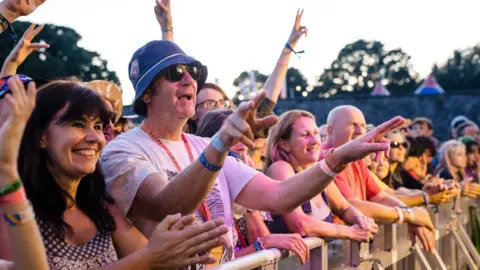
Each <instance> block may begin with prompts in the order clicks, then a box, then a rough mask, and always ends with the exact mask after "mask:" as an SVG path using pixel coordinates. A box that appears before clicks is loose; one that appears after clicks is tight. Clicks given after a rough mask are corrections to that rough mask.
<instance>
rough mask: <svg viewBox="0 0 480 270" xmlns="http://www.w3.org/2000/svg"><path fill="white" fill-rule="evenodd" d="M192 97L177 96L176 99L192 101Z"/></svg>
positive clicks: (189, 95) (187, 95)
mask: <svg viewBox="0 0 480 270" xmlns="http://www.w3.org/2000/svg"><path fill="white" fill-rule="evenodd" d="M192 97H193V95H192V94H186V95H182V96H179V97H178V99H179V100H192Z"/></svg>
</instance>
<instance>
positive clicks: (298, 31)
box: [287, 9, 308, 47]
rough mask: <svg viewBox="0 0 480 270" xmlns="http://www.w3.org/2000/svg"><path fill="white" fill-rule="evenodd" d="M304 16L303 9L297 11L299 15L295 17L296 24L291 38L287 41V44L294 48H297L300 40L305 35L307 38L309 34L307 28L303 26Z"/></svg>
mask: <svg viewBox="0 0 480 270" xmlns="http://www.w3.org/2000/svg"><path fill="white" fill-rule="evenodd" d="M302 16H303V9H302V10H300V9H299V10H297V15H296V16H295V24H294V25H293V29H292V32H291V33H290V36H289V37H288V41H287V43H288V44H290V46H292V47H295V45H296V44H297V42H298V41H299V40H300V38H301V37H302V36H303V35H305V36H307V33H308V29H307V27H306V26H303V25H301V21H302Z"/></svg>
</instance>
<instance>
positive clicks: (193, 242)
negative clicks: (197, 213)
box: [146, 214, 228, 269]
mask: <svg viewBox="0 0 480 270" xmlns="http://www.w3.org/2000/svg"><path fill="white" fill-rule="evenodd" d="M194 220H195V218H194V217H193V216H184V217H180V215H179V214H177V215H173V216H167V217H166V218H165V219H164V220H163V221H162V222H161V223H160V224H159V225H158V226H157V228H156V229H155V232H154V233H153V235H152V237H151V238H150V240H149V243H148V246H147V248H146V250H147V252H148V253H149V254H150V256H149V258H151V260H152V261H151V262H150V265H151V267H152V268H162V269H163V268H166V269H177V268H182V267H185V266H188V265H192V264H210V263H213V262H215V258H213V257H210V256H209V255H208V254H206V255H202V256H197V254H201V253H206V252H208V251H210V250H211V249H212V248H215V247H218V246H221V245H224V244H225V243H224V240H223V239H224V238H222V236H223V235H224V234H226V233H227V232H228V228H227V227H226V226H224V225H223V224H224V221H223V219H214V220H211V221H208V222H205V223H202V224H198V225H197V224H195V225H192V223H193V222H194Z"/></svg>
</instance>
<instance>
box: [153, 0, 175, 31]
mask: <svg viewBox="0 0 480 270" xmlns="http://www.w3.org/2000/svg"><path fill="white" fill-rule="evenodd" d="M155 15H156V16H157V21H158V23H159V24H160V27H161V28H162V31H169V30H172V28H173V22H172V12H171V9H170V0H157V5H156V6H155Z"/></svg>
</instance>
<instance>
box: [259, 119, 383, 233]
mask: <svg viewBox="0 0 480 270" xmlns="http://www.w3.org/2000/svg"><path fill="white" fill-rule="evenodd" d="M267 147H268V153H267V161H266V164H265V168H266V174H267V175H268V176H270V177H271V178H273V179H276V180H278V181H284V180H286V179H288V178H289V177H292V176H294V175H295V174H297V173H300V172H302V171H304V170H306V169H307V168H309V167H311V166H312V165H314V164H316V162H317V161H318V160H319V158H320V135H319V132H318V127H317V125H316V123H315V117H314V116H313V115H312V114H311V113H309V112H307V111H301V110H292V111H288V112H286V113H284V114H282V115H281V116H280V119H279V121H278V123H277V124H276V125H275V126H274V127H273V128H272V129H271V131H270V135H269V137H268V146H267ZM333 214H335V215H337V216H338V217H340V218H341V219H342V220H343V221H344V222H345V223H347V224H349V225H351V226H345V225H340V224H335V223H333ZM270 230H271V231H272V233H286V232H294V233H299V234H300V235H302V236H319V237H327V238H345V239H353V240H356V241H368V239H369V238H370V237H372V235H373V234H375V233H376V232H377V230H378V226H377V224H375V222H374V221H373V220H372V219H371V218H368V217H366V216H364V215H363V214H362V213H360V212H359V211H358V210H357V209H356V208H355V207H353V206H352V205H350V204H349V203H348V202H347V200H346V199H345V198H344V197H343V196H342V194H341V193H340V191H339V190H338V188H337V186H336V185H335V183H334V182H331V183H330V184H329V185H328V186H327V188H326V189H325V190H324V191H323V192H322V193H320V194H318V195H317V196H316V197H314V198H313V199H312V200H310V201H309V202H307V203H305V204H304V205H302V206H301V207H298V208H296V209H295V210H294V211H293V212H291V213H289V214H287V215H283V216H275V217H274V222H273V224H272V225H271V226H270Z"/></svg>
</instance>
